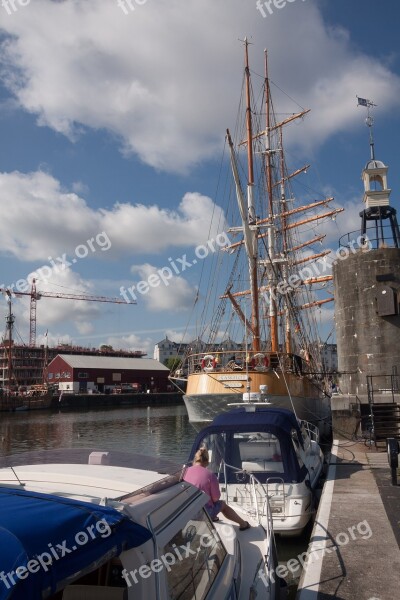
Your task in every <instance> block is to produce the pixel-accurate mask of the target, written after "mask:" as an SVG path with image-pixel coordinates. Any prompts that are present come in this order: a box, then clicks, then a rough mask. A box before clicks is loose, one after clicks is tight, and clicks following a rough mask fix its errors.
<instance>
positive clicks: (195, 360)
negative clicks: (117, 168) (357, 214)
mask: <svg viewBox="0 0 400 600" xmlns="http://www.w3.org/2000/svg"><path fill="white" fill-rule="evenodd" d="M244 54H245V60H244V78H243V90H242V96H241V101H240V107H239V114H240V115H241V116H240V117H238V120H237V125H236V127H235V132H234V133H231V132H230V131H229V130H227V133H226V142H227V143H226V150H227V154H228V159H229V162H230V169H229V170H230V171H231V173H232V175H231V176H230V181H231V183H232V184H231V185H229V184H227V183H226V182H224V184H223V185H222V184H221V185H220V186H219V187H220V188H225V189H226V196H227V205H226V206H225V205H224V211H225V212H224V214H225V219H226V221H229V227H227V229H225V231H226V233H227V235H226V239H227V240H228V241H227V243H226V244H225V245H224V247H223V248H222V251H220V252H218V253H215V255H213V257H212V258H211V259H208V260H210V261H212V262H213V269H214V270H213V272H212V273H210V275H209V276H208V281H209V286H208V290H207V292H206V293H205V294H204V295H203V294H202V292H201V291H200V290H201V287H200V290H199V294H198V298H197V299H196V301H197V303H198V304H199V303H200V301H201V300H200V299H201V297H202V296H203V298H202V301H203V310H202V317H201V323H200V324H198V325H197V328H198V329H197V337H196V341H195V342H193V343H192V344H188V351H187V353H186V355H185V357H184V359H183V361H182V363H181V364H180V365H179V369H178V370H177V371H176V372H175V374H174V375H173V377H175V378H176V379H179V380H180V382H183V383H184V384H185V385H186V393H185V395H184V401H185V405H186V408H187V412H188V415H189V420H190V422H191V423H192V424H193V425H194V426H196V427H200V426H202V425H204V424H205V423H207V422H210V421H211V420H212V419H213V418H214V417H215V416H216V415H217V414H219V413H221V412H224V411H227V410H230V409H231V408H232V406H234V405H237V404H242V403H243V402H251V403H254V402H261V403H264V404H265V405H271V406H274V407H283V408H287V409H290V410H291V411H293V412H294V413H295V414H296V416H297V417H298V418H299V419H304V420H307V421H311V422H313V423H315V424H318V425H319V426H322V425H324V424H326V423H327V422H329V419H330V401H329V400H330V398H329V394H328V393H327V389H328V387H327V385H326V384H327V381H326V380H327V378H326V377H325V373H324V370H323V363H322V360H321V349H322V345H321V342H320V339H319V335H318V321H317V316H318V315H317V314H316V313H317V311H318V310H319V307H320V306H322V305H323V304H325V303H327V302H331V301H332V300H333V293H332V292H331V291H330V282H331V280H332V275H331V274H330V271H329V269H327V268H326V263H325V261H326V257H327V255H328V254H329V252H330V251H329V250H327V249H326V250H321V245H320V244H321V243H322V242H323V239H324V237H325V235H324V233H323V232H321V230H320V228H321V225H322V224H324V223H326V222H327V221H328V220H329V221H330V220H331V219H333V220H334V219H335V218H336V215H337V214H338V213H339V212H341V211H342V210H343V209H342V208H334V207H332V206H330V203H331V202H332V201H333V198H332V197H329V198H326V197H322V196H320V197H319V198H315V197H314V192H313V191H312V190H308V191H307V190H306V188H305V187H304V188H302V187H300V186H299V188H300V189H301V190H305V192H306V193H305V194H304V195H308V198H307V200H304V197H302V198H301V199H298V198H297V197H296V194H295V192H294V183H295V181H296V178H297V177H298V176H299V175H301V174H302V173H304V172H305V171H307V169H308V168H309V165H307V166H304V167H301V168H298V169H296V170H295V171H294V172H290V171H289V170H288V168H287V165H286V159H285V152H284V130H285V127H286V126H287V125H289V124H290V123H293V122H295V121H297V120H298V119H301V118H302V117H304V116H305V115H306V114H307V113H308V112H309V110H304V109H301V110H299V111H298V112H293V113H283V114H282V113H280V114H277V113H275V111H274V106H273V102H272V96H271V88H272V85H271V81H270V79H269V75H268V56H267V52H266V51H265V61H264V69H265V72H264V73H263V75H262V76H261V77H260V76H258V75H257V79H260V80H261V83H262V85H261V88H262V89H261V91H260V92H255V90H254V89H253V84H252V79H255V77H254V76H252V74H251V71H250V66H249V43H248V41H247V40H244ZM255 100H257V101H258V104H259V106H258V107H257V106H256V104H257V102H256V101H255ZM282 117H283V118H282ZM300 185H303V186H304V184H300ZM228 188H230V189H228ZM217 202H218V200H217ZM215 214H216V218H219V219H221V211H219V212H218V211H217V210H216V211H215ZM221 227H226V223H223V224H221V223H220V224H219V231H221ZM213 230H216V229H214V226H213V225H211V226H210V231H213ZM317 244H318V248H317ZM317 249H318V251H317ZM227 262H229V263H230V264H229V266H228V265H227V264H226V263H227ZM326 292H328V293H326ZM211 309H213V311H212V310H211ZM198 323H199V322H198Z"/></svg>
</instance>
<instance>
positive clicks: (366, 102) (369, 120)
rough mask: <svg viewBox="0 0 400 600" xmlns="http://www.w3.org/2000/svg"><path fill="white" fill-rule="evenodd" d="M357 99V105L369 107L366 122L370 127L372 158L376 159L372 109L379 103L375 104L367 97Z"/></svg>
mask: <svg viewBox="0 0 400 600" xmlns="http://www.w3.org/2000/svg"><path fill="white" fill-rule="evenodd" d="M357 101H358V102H357V106H365V108H366V109H367V118H366V119H365V123H366V125H367V127H368V128H369V145H370V148H371V160H375V147H374V133H373V126H374V118H373V116H372V113H371V109H372V108H373V107H374V106H377V105H376V104H374V103H373V102H372V101H371V100H367V98H359V97H358V96H357Z"/></svg>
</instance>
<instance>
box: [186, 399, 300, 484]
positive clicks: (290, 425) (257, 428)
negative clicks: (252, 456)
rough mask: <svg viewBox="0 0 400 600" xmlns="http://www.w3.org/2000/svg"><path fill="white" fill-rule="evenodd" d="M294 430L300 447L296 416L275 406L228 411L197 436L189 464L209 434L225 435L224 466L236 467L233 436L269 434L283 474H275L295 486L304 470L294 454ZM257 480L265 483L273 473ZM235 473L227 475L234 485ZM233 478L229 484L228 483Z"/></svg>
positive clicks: (261, 476) (260, 475) (260, 474)
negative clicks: (275, 444)
mask: <svg viewBox="0 0 400 600" xmlns="http://www.w3.org/2000/svg"><path fill="white" fill-rule="evenodd" d="M293 430H294V431H295V432H296V433H297V439H298V441H299V444H300V445H301V446H303V438H302V435H301V430H300V425H299V421H298V420H297V418H296V416H295V414H294V413H293V412H292V411H290V410H288V409H286V408H274V407H260V406H257V407H254V406H253V407H251V409H250V410H249V408H247V409H246V407H239V408H235V409H232V410H230V411H228V412H225V413H221V414H219V415H218V416H217V417H215V419H214V420H213V422H212V424H211V425H209V426H208V427H205V428H204V429H202V430H201V431H200V433H199V434H198V435H197V437H196V440H195V442H194V444H193V447H192V450H191V453H190V457H189V461H193V459H194V455H195V453H196V451H197V450H198V449H199V448H200V447H201V446H202V445H203V443H204V440H205V438H207V437H209V436H210V435H212V434H218V433H219V434H224V436H225V441H224V443H223V447H224V454H225V456H224V457H223V458H224V460H225V462H226V463H227V464H231V465H233V466H238V465H236V464H235V462H236V461H235V459H234V456H235V453H236V451H235V442H237V439H236V440H235V434H239V435H240V434H245V433H257V432H258V433H270V434H272V435H274V436H275V437H276V438H277V439H278V440H279V444H280V451H281V455H282V462H283V466H284V473H281V472H279V473H278V472H277V473H276V475H277V477H279V478H280V479H283V480H284V482H285V483H298V482H300V481H303V479H304V478H305V476H306V473H307V470H306V468H305V467H304V466H301V465H300V464H299V461H298V459H297V456H296V451H295V448H294V446H293V442H292V432H293ZM256 475H257V478H258V479H259V480H260V481H261V482H264V481H265V480H266V479H267V478H268V479H270V478H271V476H272V473H271V472H269V473H264V474H263V473H262V472H257V473H256ZM234 477H235V476H234V473H232V472H231V473H229V474H228V483H229V482H233V481H234V480H235V479H234ZM231 479H232V481H230V480H231Z"/></svg>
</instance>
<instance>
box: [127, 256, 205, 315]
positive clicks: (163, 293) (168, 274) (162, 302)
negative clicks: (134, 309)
mask: <svg viewBox="0 0 400 600" xmlns="http://www.w3.org/2000/svg"><path fill="white" fill-rule="evenodd" d="M131 272H132V273H133V274H135V275H137V278H138V279H137V280H136V281H135V282H134V283H133V284H132V285H133V286H134V289H132V286H130V290H131V289H132V293H133V294H135V296H136V298H137V300H136V301H137V302H138V303H140V302H144V303H145V304H146V305H147V307H148V308H149V309H150V310H153V311H164V310H165V311H172V312H182V311H187V310H189V309H190V308H191V307H192V306H193V303H194V300H195V297H196V294H197V289H196V288H194V287H191V286H190V284H189V283H188V282H187V281H186V279H183V278H182V277H179V276H177V275H174V273H173V270H172V269H171V268H170V267H168V266H165V267H161V269H158V268H157V267H154V266H153V265H150V264H148V263H146V264H143V265H136V266H133V267H132V268H131ZM152 276H153V277H152ZM139 281H140V282H141V284H139ZM150 282H151V283H150ZM143 283H144V284H145V285H143ZM141 289H143V292H141V291H140V290H141ZM130 290H128V294H127V295H128V297H129V298H130V297H132V293H131V292H130ZM136 298H133V299H134V300H135V299H136Z"/></svg>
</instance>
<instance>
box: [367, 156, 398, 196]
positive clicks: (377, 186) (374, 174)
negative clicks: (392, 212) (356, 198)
mask: <svg viewBox="0 0 400 600" xmlns="http://www.w3.org/2000/svg"><path fill="white" fill-rule="evenodd" d="M387 172H388V167H387V166H386V165H385V164H384V163H383V162H382V161H380V160H369V161H368V162H367V164H366V165H365V168H364V170H363V172H362V179H363V182H364V204H365V208H372V207H373V206H389V196H390V192H391V191H392V190H390V189H388V184H387Z"/></svg>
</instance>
